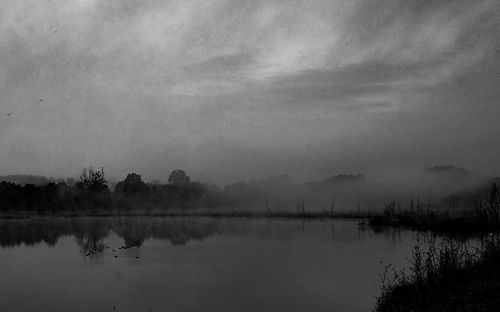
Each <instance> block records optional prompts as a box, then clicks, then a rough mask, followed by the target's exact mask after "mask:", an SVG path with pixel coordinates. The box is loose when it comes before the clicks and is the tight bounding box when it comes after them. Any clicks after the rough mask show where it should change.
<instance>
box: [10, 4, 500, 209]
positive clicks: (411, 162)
mask: <svg viewBox="0 0 500 312" xmlns="http://www.w3.org/2000/svg"><path fill="white" fill-rule="evenodd" d="M499 14H500V4H499V2H498V1H486V0H484V1H483V0H480V1H461V0H458V1H418V2H416V1H409V0H408V1H399V0H398V1H396V0H394V1H373V0H356V1H287V2H282V1H251V2H249V1H203V3H200V2H199V1H186V0H182V1H155V0H148V1H140V2H136V1H115V0H112V1H97V0H81V1H71V2H67V1H62V0H52V1H43V2H40V1H17V0H16V1H14V0H5V1H1V2H0V72H1V75H0V94H1V97H0V113H1V114H0V144H1V148H0V174H1V175H7V174H37V175H45V176H53V177H76V176H78V174H79V173H80V171H81V169H82V168H83V167H87V166H90V165H93V166H94V167H96V168H100V167H104V169H105V171H106V174H107V176H108V177H114V178H115V179H116V180H117V181H118V180H122V179H123V178H124V177H125V175H126V174H127V173H129V172H139V173H140V174H142V175H143V177H144V179H145V180H147V181H150V180H152V179H158V180H161V181H166V179H167V177H168V174H169V173H170V172H171V171H172V170H174V169H177V168H182V169H184V170H186V172H188V173H189V174H190V176H191V177H192V178H193V179H194V180H200V181H204V182H207V183H217V184H218V185H220V186H221V187H223V186H224V185H226V184H231V183H235V182H237V181H242V180H244V181H247V180H252V179H253V180H260V179H265V178H266V177H269V176H277V175H280V174H290V175H291V176H292V177H293V179H294V181H297V183H302V184H303V183H307V182H309V181H323V180H324V179H327V178H329V177H331V176H333V175H337V174H362V175H363V176H364V177H365V178H366V181H367V182H366V183H368V184H370V183H371V182H373V181H376V182H377V183H379V184H381V183H382V184H383V185H386V186H384V187H387V188H388V189H394V188H396V189H397V192H398V193H400V194H405V195H404V196H408V193H419V191H418V190H416V186H414V184H417V185H421V184H422V183H420V180H419V178H415V177H416V176H418V174H419V172H421V171H422V170H423V169H424V168H427V167H431V166H434V165H440V164H454V165H456V166H463V167H465V168H467V169H468V170H470V171H471V172H473V173H474V174H477V175H478V176H482V177H489V176H495V175H498V174H499V172H500V164H499V162H498V159H499V157H500V146H499V145H498V144H496V141H497V140H498V139H497V138H498V137H499V135H500V127H499V125H498V116H500V107H499V106H498V102H499V99H500V91H499V89H498V85H499V84H500V74H499V73H500V63H499V60H500V57H499V56H500V54H499V52H500V49H499V48H500V41H499V37H498V31H499V30H500V27H499V26H500V25H499V23H500V21H499V20H498V16H499ZM383 181H386V182H383ZM389 181H393V182H389ZM391 183H392V184H391ZM379 184H377V185H379ZM370 185H371V184H370ZM377 187H378V186H377ZM399 189H401V190H399ZM414 190H415V191H414ZM446 191H447V192H448V191H454V189H450V190H448V189H447V190H446ZM422 193H423V192H422ZM401 196H403V195H401ZM328 197H329V196H328ZM294 200H295V199H294ZM325 202H326V200H325Z"/></svg>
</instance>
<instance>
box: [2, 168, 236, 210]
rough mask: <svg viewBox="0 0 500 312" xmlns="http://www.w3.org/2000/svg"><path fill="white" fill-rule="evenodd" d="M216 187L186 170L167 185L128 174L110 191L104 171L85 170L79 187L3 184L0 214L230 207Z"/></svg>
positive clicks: (175, 174) (172, 175)
mask: <svg viewBox="0 0 500 312" xmlns="http://www.w3.org/2000/svg"><path fill="white" fill-rule="evenodd" d="M231 205H232V203H231V201H230V200H229V199H227V198H226V197H225V196H224V194H223V192H222V191H221V190H220V189H219V188H218V187H217V186H215V185H214V186H210V185H207V184H204V183H200V182H196V181H191V179H190V177H189V176H188V175H187V174H186V172H184V170H181V169H177V170H174V171H172V173H171V174H170V175H169V178H168V183H167V184H161V183H145V182H144V181H143V180H142V178H141V176H140V175H139V174H137V173H129V174H128V175H127V177H126V178H125V179H124V180H123V181H120V182H118V183H117V184H116V186H115V188H114V190H111V189H110V187H109V185H108V181H107V180H106V177H105V174H104V170H103V169H102V168H101V169H100V170H95V169H93V168H92V167H90V168H84V169H83V170H82V173H81V174H80V177H79V180H78V181H77V182H76V183H71V184H70V183H67V182H66V181H59V182H48V183H46V184H43V185H35V184H24V185H21V184H16V183H13V182H7V181H3V182H0V210H1V211H14V210H25V211H36V212H39V213H45V212H47V213H49V212H57V211H72V210H73V211H76V210H89V211H98V210H119V211H122V210H130V209H137V208H144V209H148V210H149V209H153V208H157V209H171V208H179V209H189V208H214V207H225V206H231Z"/></svg>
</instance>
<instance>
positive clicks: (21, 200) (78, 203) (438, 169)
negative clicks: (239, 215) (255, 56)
mask: <svg viewBox="0 0 500 312" xmlns="http://www.w3.org/2000/svg"><path fill="white" fill-rule="evenodd" d="M403 178H404V179H403V180H401V179H400V178H395V179H392V180H385V181H384V180H383V181H367V180H366V179H365V177H364V176H362V175H359V174H338V175H333V176H330V177H328V178H326V179H324V180H319V181H310V182H297V181H294V180H293V179H292V177H291V176H290V175H288V174H283V175H278V176H272V177H268V178H266V179H260V180H254V181H242V182H237V183H232V184H228V185H226V186H225V187H223V188H219V187H218V186H216V185H208V184H205V183H201V182H196V181H191V179H190V177H189V176H188V175H187V174H186V173H185V172H184V171H183V170H180V169H178V170H174V171H172V173H171V174H170V176H169V177H168V182H167V183H161V182H159V181H152V182H149V183H146V182H144V181H143V180H142V178H141V176H140V175H139V174H137V173H130V174H128V175H127V176H126V178H125V179H123V180H122V181H120V182H118V183H115V182H112V183H109V182H108V181H107V180H106V178H105V176H104V171H103V170H102V169H101V170H94V169H92V168H89V169H84V170H83V171H82V173H81V175H80V177H79V178H77V179H66V180H63V179H55V178H46V177H43V176H31V175H10V176H0V181H4V182H0V211H19V210H28V211H39V212H51V211H52V212H56V211H71V210H84V211H92V210H94V211H95V210H102V209H107V210H111V211H116V210H118V211H122V210H124V211H126V210H136V209H146V212H147V210H151V209H162V210H169V209H182V210H184V209H190V208H208V209H211V208H228V207H231V208H232V207H238V210H239V211H252V212H255V211H260V212H266V213H268V214H270V213H280V212H294V211H295V212H297V213H298V214H301V215H307V214H310V213H323V214H326V213H328V214H329V215H333V214H335V213H340V212H342V211H344V212H345V211H360V210H361V211H365V212H366V211H371V212H377V211H378V212H382V211H384V209H385V208H386V207H387V205H388V204H387V203H388V202H389V203H390V202H404V201H407V200H409V199H410V200H413V199H417V202H418V201H419V200H418V199H419V198H420V199H422V200H421V201H420V202H425V203H426V206H428V207H430V206H432V207H433V209H432V210H435V209H437V208H444V209H446V211H447V213H448V212H449V213H450V214H456V212H462V211H464V210H468V209H469V208H471V207H475V206H477V205H478V201H481V200H482V199H484V198H485V197H487V196H488V192H489V190H490V189H491V185H492V184H493V183H495V182H496V183H497V184H498V183H500V179H495V178H480V179H476V178H474V179H473V178H472V177H471V174H470V173H469V172H468V171H467V170H465V169H464V168H461V167H455V166H452V165H447V166H434V167H430V168H427V169H425V170H423V171H422V172H420V173H416V174H415V175H408V176H405V177H403ZM412 198H413V199H412ZM431 203H432V205H431Z"/></svg>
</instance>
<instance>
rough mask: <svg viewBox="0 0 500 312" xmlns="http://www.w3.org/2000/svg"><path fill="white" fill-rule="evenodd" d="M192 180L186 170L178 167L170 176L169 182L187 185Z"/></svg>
mask: <svg viewBox="0 0 500 312" xmlns="http://www.w3.org/2000/svg"><path fill="white" fill-rule="evenodd" d="M190 182H191V179H190V178H189V176H188V175H187V174H186V172H184V170H181V169H177V170H174V171H172V173H170V175H169V176H168V183H169V184H173V185H186V184H189V183H190Z"/></svg>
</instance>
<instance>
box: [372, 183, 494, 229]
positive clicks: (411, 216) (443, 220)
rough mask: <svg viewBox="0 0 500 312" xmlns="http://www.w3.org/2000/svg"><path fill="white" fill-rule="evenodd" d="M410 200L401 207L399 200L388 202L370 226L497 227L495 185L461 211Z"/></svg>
mask: <svg viewBox="0 0 500 312" xmlns="http://www.w3.org/2000/svg"><path fill="white" fill-rule="evenodd" d="M442 208H443V207H440V206H436V205H434V204H432V203H431V201H430V200H427V201H426V202H423V201H420V199H418V198H417V200H413V199H410V201H409V203H408V206H407V207H405V208H401V204H400V203H399V202H389V203H387V204H386V205H385V207H384V209H383V212H382V214H381V215H379V216H375V217H373V218H372V219H371V221H370V223H371V224H372V225H391V226H410V227H414V228H419V229H429V230H448V231H453V232H463V231H492V230H500V193H499V191H498V188H497V186H496V185H495V184H494V185H493V188H492V191H491V193H490V195H489V196H488V197H486V198H482V199H480V200H477V201H476V202H475V203H474V205H473V206H471V207H469V208H468V209H463V210H461V211H458V210H455V211H450V209H449V207H445V209H442Z"/></svg>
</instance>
